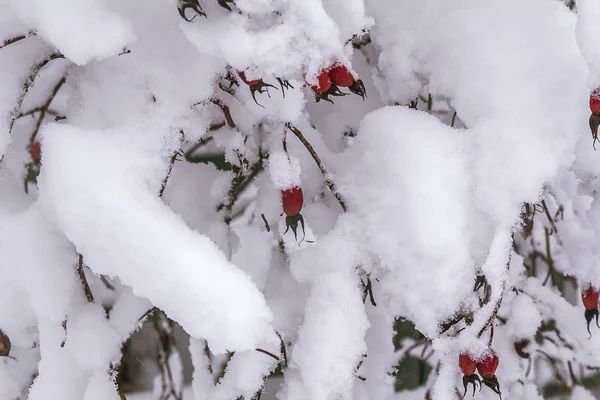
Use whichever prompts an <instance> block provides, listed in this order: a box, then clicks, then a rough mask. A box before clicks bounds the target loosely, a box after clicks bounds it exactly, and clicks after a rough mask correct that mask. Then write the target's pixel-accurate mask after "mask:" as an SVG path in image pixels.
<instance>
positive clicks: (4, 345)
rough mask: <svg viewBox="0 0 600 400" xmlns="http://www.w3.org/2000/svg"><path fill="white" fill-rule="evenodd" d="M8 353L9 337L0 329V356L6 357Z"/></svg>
mask: <svg viewBox="0 0 600 400" xmlns="http://www.w3.org/2000/svg"><path fill="white" fill-rule="evenodd" d="M9 354H10V339H9V338H8V336H6V335H5V334H4V332H2V331H0V357H8V355H9Z"/></svg>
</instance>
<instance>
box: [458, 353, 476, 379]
mask: <svg viewBox="0 0 600 400" xmlns="http://www.w3.org/2000/svg"><path fill="white" fill-rule="evenodd" d="M458 366H459V367H460V370H461V371H462V373H463V374H465V375H467V376H469V375H473V374H474V373H475V369H476V368H477V362H476V361H475V360H474V359H473V357H471V355H470V354H469V353H460V356H458Z"/></svg>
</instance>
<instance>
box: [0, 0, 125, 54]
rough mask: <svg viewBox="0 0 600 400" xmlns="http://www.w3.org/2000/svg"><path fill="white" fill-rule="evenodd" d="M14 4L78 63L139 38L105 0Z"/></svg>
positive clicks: (27, 21) (15, 1) (28, 21)
mask: <svg viewBox="0 0 600 400" xmlns="http://www.w3.org/2000/svg"><path fill="white" fill-rule="evenodd" d="M11 4H12V6H13V7H14V9H15V11H16V13H17V15H18V17H19V18H20V19H21V20H22V21H23V22H24V23H25V24H27V25H29V26H30V27H31V28H33V29H35V30H36V31H38V32H39V33H40V34H41V35H42V36H43V37H44V38H45V39H46V40H48V41H49V42H50V43H52V44H53V45H54V46H56V48H57V49H58V50H59V51H60V52H61V53H63V54H64V55H65V56H66V57H67V58H69V59H70V60H71V61H73V62H74V63H76V64H78V65H84V64H86V63H87V62H89V61H91V60H93V59H95V58H105V57H108V56H112V55H115V54H117V53H119V52H120V51H121V50H122V49H123V47H125V46H126V45H128V44H129V43H131V42H132V41H133V40H134V39H135V36H134V33H133V30H132V28H131V26H130V25H129V23H128V22H127V20H125V19H124V18H123V17H122V16H120V15H118V14H117V13H115V12H112V11H110V10H109V9H108V8H107V7H106V4H105V3H104V2H103V1H99V0H83V1H80V0H59V1H53V2H51V3H49V2H47V1H43V0H35V1H30V2H26V3H24V2H22V1H18V0H12V2H11ZM64 21H68V23H65V22H64ZM74 37H77V40H74V39H73V38H74Z"/></svg>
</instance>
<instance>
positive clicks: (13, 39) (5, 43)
mask: <svg viewBox="0 0 600 400" xmlns="http://www.w3.org/2000/svg"><path fill="white" fill-rule="evenodd" d="M35 35H37V33H36V32H35V31H29V32H27V33H24V34H22V35H18V36H15V37H11V38H8V39H6V40H5V41H3V42H2V44H0V50H1V49H3V48H5V47H6V46H9V45H11V44H13V43H16V42H19V41H21V40H23V39H27V38H28V37H31V36H35Z"/></svg>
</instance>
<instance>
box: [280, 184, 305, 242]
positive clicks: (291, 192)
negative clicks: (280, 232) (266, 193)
mask: <svg viewBox="0 0 600 400" xmlns="http://www.w3.org/2000/svg"><path fill="white" fill-rule="evenodd" d="M303 204H304V195H303V194H302V188H301V187H300V186H293V187H291V188H288V189H285V190H282V191H281V206H282V208H283V212H284V214H285V215H286V217H285V225H286V227H287V229H286V230H285V232H284V235H285V234H286V233H287V231H288V230H290V228H292V232H294V238H295V239H296V240H298V223H300V224H301V225H302V231H303V232H304V217H303V216H302V214H300V211H302V206H303Z"/></svg>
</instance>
